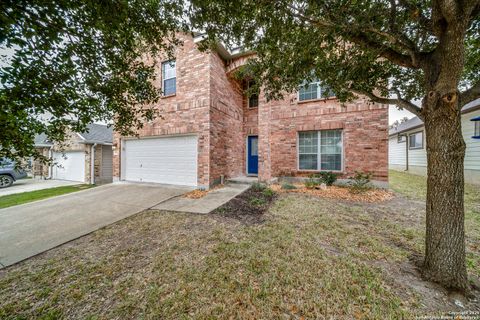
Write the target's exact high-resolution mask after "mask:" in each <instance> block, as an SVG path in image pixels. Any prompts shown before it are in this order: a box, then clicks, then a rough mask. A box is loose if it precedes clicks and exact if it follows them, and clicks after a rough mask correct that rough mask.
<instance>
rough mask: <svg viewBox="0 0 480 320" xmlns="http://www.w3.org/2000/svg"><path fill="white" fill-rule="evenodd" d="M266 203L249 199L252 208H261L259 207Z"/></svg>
mask: <svg viewBox="0 0 480 320" xmlns="http://www.w3.org/2000/svg"><path fill="white" fill-rule="evenodd" d="M266 203H267V201H266V200H265V199H261V198H252V199H250V204H251V205H252V206H256V207H261V206H263V205H265V204H266Z"/></svg>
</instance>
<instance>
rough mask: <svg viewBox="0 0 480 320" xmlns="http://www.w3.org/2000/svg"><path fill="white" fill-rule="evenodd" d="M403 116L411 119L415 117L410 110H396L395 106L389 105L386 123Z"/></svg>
mask: <svg viewBox="0 0 480 320" xmlns="http://www.w3.org/2000/svg"><path fill="white" fill-rule="evenodd" d="M403 117H407V118H408V119H411V118H413V117H415V115H414V114H413V113H411V112H410V111H407V110H405V109H403V110H398V108H397V107H396V106H394V105H390V107H389V108H388V124H392V123H394V122H395V120H400V119H402V118H403Z"/></svg>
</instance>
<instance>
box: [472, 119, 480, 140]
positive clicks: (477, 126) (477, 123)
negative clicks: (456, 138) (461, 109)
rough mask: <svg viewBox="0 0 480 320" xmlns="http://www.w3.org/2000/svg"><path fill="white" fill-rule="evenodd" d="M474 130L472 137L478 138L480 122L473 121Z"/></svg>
mask: <svg viewBox="0 0 480 320" xmlns="http://www.w3.org/2000/svg"><path fill="white" fill-rule="evenodd" d="M474 123H475V130H474V133H473V136H474V137H480V121H475V122H474Z"/></svg>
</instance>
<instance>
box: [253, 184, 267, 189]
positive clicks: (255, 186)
mask: <svg viewBox="0 0 480 320" xmlns="http://www.w3.org/2000/svg"><path fill="white" fill-rule="evenodd" d="M266 188H267V187H266V186H265V185H264V184H261V183H260V182H254V183H253V184H252V190H253V191H263V190H265V189H266Z"/></svg>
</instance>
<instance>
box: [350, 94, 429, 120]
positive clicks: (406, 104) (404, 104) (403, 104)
mask: <svg viewBox="0 0 480 320" xmlns="http://www.w3.org/2000/svg"><path fill="white" fill-rule="evenodd" d="M351 91H352V92H353V93H356V94H360V95H364V96H367V97H368V98H369V99H370V100H372V101H373V102H377V103H383V104H394V105H396V106H397V107H399V108H400V109H406V110H408V111H410V112H411V113H413V114H415V115H416V116H418V117H419V118H421V119H423V115H422V109H421V108H419V107H417V106H416V105H414V104H413V103H411V102H410V101H408V100H405V99H403V98H401V97H400V96H399V94H398V93H397V98H396V99H392V98H383V97H379V96H377V95H375V94H373V93H372V92H369V91H364V90H357V89H351ZM394 91H396V90H394Z"/></svg>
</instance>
